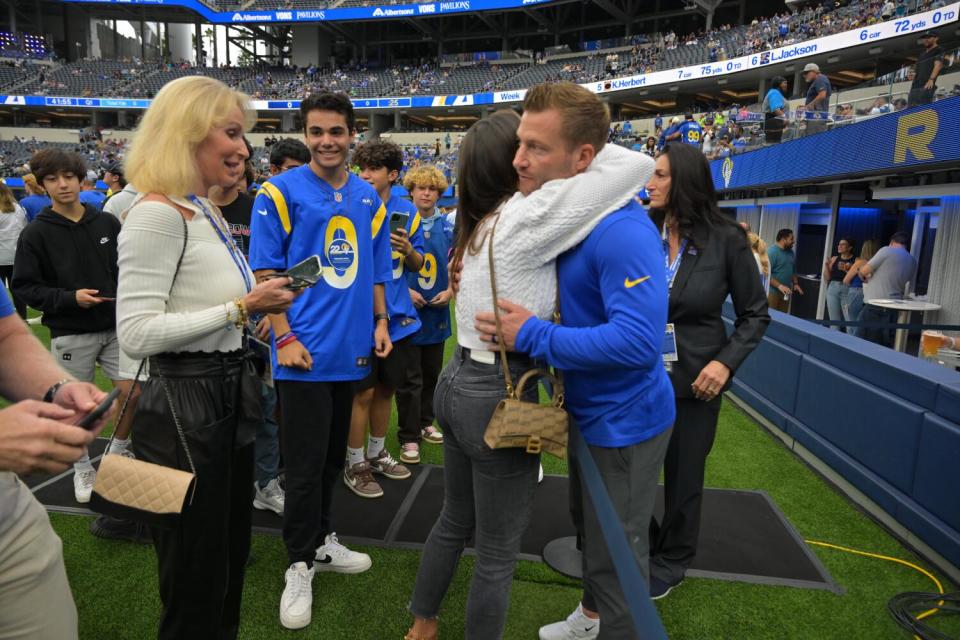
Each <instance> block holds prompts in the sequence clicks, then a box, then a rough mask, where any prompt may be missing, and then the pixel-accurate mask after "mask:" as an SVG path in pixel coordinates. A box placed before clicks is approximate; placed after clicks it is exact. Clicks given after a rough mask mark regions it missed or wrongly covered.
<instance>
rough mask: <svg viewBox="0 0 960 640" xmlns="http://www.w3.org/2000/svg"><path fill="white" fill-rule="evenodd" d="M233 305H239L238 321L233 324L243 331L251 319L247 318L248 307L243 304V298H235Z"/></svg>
mask: <svg viewBox="0 0 960 640" xmlns="http://www.w3.org/2000/svg"><path fill="white" fill-rule="evenodd" d="M233 303H234V304H235V305H237V320H236V322H234V323H233V326H235V327H236V328H237V329H239V330H241V331H242V330H243V328H244V327H245V326H247V319H248V317H249V316H247V305H246V304H245V303H244V302H243V298H234V299H233Z"/></svg>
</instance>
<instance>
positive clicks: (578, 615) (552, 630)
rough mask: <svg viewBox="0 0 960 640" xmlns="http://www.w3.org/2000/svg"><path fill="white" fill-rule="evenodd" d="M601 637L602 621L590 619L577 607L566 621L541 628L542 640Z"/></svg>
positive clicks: (585, 639) (579, 639)
mask: <svg viewBox="0 0 960 640" xmlns="http://www.w3.org/2000/svg"><path fill="white" fill-rule="evenodd" d="M599 635H600V621H599V620H594V619H593V618H588V617H587V616H586V615H585V614H584V613H583V607H582V605H579V604H578V605H577V608H576V609H574V611H573V613H571V614H570V615H568V616H567V619H566V620H562V621H560V622H554V623H553V624H548V625H546V626H544V627H540V640H587V639H590V638H596V637H597V636H599Z"/></svg>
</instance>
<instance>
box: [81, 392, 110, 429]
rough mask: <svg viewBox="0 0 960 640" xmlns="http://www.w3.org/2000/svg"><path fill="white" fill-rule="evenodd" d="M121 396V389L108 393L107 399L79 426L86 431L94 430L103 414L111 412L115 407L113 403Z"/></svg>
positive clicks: (85, 417)
mask: <svg viewBox="0 0 960 640" xmlns="http://www.w3.org/2000/svg"><path fill="white" fill-rule="evenodd" d="M119 395H120V389H114V390H113V391H111V392H110V393H108V394H107V397H106V398H104V399H103V402H101V403H100V404H98V405H97V406H96V408H95V409H94V410H93V411H91V412H90V413H88V414H87V415H85V416H84V417H83V418H81V419H80V422H78V423H77V426H78V427H80V428H81V429H86V430H88V431H89V430H90V429H92V428H93V425H95V424H97V422H98V421H99V420H100V418H102V417H103V414H105V413H106V412H107V411H109V410H110V407H112V406H113V402H114V401H115V400H116V399H117V397H118V396H119Z"/></svg>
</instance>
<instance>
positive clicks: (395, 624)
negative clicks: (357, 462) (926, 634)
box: [34, 327, 960, 640]
mask: <svg viewBox="0 0 960 640" xmlns="http://www.w3.org/2000/svg"><path fill="white" fill-rule="evenodd" d="M34 329H35V331H36V333H37V335H38V336H39V337H40V338H41V340H46V331H45V330H44V329H43V328H41V327H34ZM450 344H452V342H451V343H448V352H449V351H450V350H451V348H450ZM99 382H101V383H106V382H107V381H105V380H102V379H99ZM393 429H395V417H394V424H393V426H392V427H391V430H393ZM391 440H392V437H391V438H388V442H390V441H391ZM391 449H392V450H393V453H394V454H395V455H396V454H398V451H397V450H396V444H395V441H394V442H393V443H392V444H391ZM423 451H424V456H423V458H424V462H430V463H437V464H442V452H441V448H440V447H436V446H431V445H426V446H425V447H424V450H423ZM544 466H545V468H546V471H547V473H564V472H565V465H564V464H563V463H562V462H559V461H556V460H553V459H550V458H549V457H546V458H545V461H544ZM386 482H389V481H386ZM707 484H708V485H709V486H714V487H729V488H742V489H762V490H764V491H766V492H767V493H768V494H769V495H770V496H771V497H772V498H773V499H774V501H775V502H776V503H777V504H778V505H779V507H780V508H781V509H782V510H783V512H784V513H785V514H786V516H787V517H788V518H789V519H790V521H791V522H792V523H793V525H794V526H795V527H796V528H797V529H798V530H799V532H800V534H801V535H802V536H804V537H805V538H807V539H811V540H820V541H826V542H830V543H834V544H838V545H843V546H848V547H854V548H857V549H861V550H865V551H870V552H874V553H879V554H883V555H889V556H895V557H898V558H902V559H905V560H909V561H911V562H914V563H917V564H919V565H921V566H923V567H926V568H928V569H929V567H928V566H927V565H926V564H925V563H924V562H923V561H922V560H919V559H918V558H917V557H916V556H915V555H914V554H912V553H911V552H909V551H908V550H907V549H905V548H904V547H903V546H902V545H901V544H900V543H898V542H897V541H896V540H895V539H894V538H892V537H891V536H890V535H888V534H887V533H886V532H885V531H884V530H883V529H882V528H881V527H879V526H878V525H877V524H875V523H874V522H873V521H872V520H870V518H868V517H867V516H865V515H863V514H862V513H861V512H860V511H859V510H858V509H856V508H855V507H854V506H852V504H851V503H850V502H848V501H847V500H846V498H844V497H843V496H841V495H840V494H839V493H838V492H836V491H835V490H834V489H832V488H831V487H830V486H829V485H828V484H827V483H826V482H824V481H823V480H822V479H821V478H820V477H819V476H817V475H816V474H815V473H813V472H812V471H811V470H810V469H809V468H808V467H807V466H806V465H805V464H804V463H802V462H801V461H800V460H799V459H797V458H796V457H795V456H794V455H793V454H792V453H790V452H789V451H787V450H786V449H785V448H784V447H783V446H781V445H780V444H779V441H777V440H776V439H775V438H774V437H773V436H771V435H770V434H769V433H767V432H766V431H765V430H764V429H763V428H762V427H760V426H759V425H758V424H757V423H756V422H754V421H753V420H752V419H751V418H749V417H748V416H746V415H745V414H744V413H742V412H740V411H739V410H738V409H736V408H735V407H733V406H732V404H731V403H730V402H729V401H727V402H726V403H725V404H724V408H723V411H722V413H721V416H720V426H719V430H718V434H717V441H716V445H715V447H714V450H713V453H712V454H711V457H710V459H709V463H708V466H707ZM385 489H386V490H389V484H388V485H387V486H386V487H385ZM51 520H52V521H53V525H54V528H55V529H56V530H57V532H58V533H59V534H60V536H61V537H62V538H63V542H64V554H65V557H66V563H67V570H68V573H69V575H70V581H71V585H72V587H73V593H74V598H75V599H76V603H77V608H78V610H79V613H80V637H81V638H83V639H90V640H94V639H96V640H101V639H104V640H126V639H131V640H134V639H135V640H143V639H145V638H150V637H154V636H155V628H156V623H157V618H158V614H159V600H158V597H157V589H156V579H157V574H156V563H155V558H154V556H153V552H152V549H151V548H150V547H149V546H134V545H130V544H124V543H118V542H110V541H103V540H98V539H96V538H93V537H92V536H90V535H89V534H88V533H87V526H88V523H89V520H90V518H88V517H81V516H70V515H61V514H51ZM360 550H362V551H365V552H367V553H369V554H370V555H371V557H372V558H373V568H372V569H371V570H370V571H368V572H366V573H365V574H361V575H357V576H340V575H331V574H318V575H317V577H316V578H315V580H314V587H313V588H314V611H313V624H312V625H311V626H310V627H309V628H308V629H307V630H304V631H299V632H291V631H287V630H285V629H283V628H282V627H281V626H280V623H279V620H278V613H277V611H278V603H279V598H280V593H281V591H282V590H283V572H284V570H285V569H286V556H285V553H284V549H283V544H282V542H281V540H280V539H279V538H274V537H270V536H263V535H255V536H254V539H253V554H254V557H255V562H254V564H253V565H252V566H251V567H250V569H249V571H248V573H247V580H246V588H245V591H244V603H243V618H242V626H241V633H240V636H241V637H242V638H247V639H250V640H260V639H271V638H284V639H285V638H320V639H323V640H339V639H343V640H381V639H395V640H400V638H402V637H403V634H404V633H405V632H406V630H407V628H408V626H409V622H410V618H409V616H408V614H407V613H406V609H405V606H406V603H407V600H408V598H409V596H410V591H411V588H412V584H413V580H414V576H415V574H416V570H417V566H418V560H419V554H418V553H416V552H411V551H393V550H384V549H379V548H360ZM814 552H815V553H816V554H817V556H819V558H820V559H821V560H822V562H823V564H824V565H825V566H826V567H827V569H828V570H829V571H830V573H831V574H832V576H833V578H834V579H835V580H836V581H837V582H838V583H839V585H840V586H841V587H842V588H843V589H844V590H845V593H844V594H843V595H835V594H832V593H829V592H826V591H815V590H807V589H794V588H787V587H771V586H760V585H751V584H743V583H734V582H725V581H717V580H707V579H688V580H686V581H685V582H684V583H683V584H682V585H681V586H680V587H678V588H677V589H675V590H674V591H673V592H672V593H671V594H670V596H669V597H667V598H666V599H664V600H662V601H660V602H658V603H657V608H658V610H659V611H660V615H661V617H662V618H663V622H664V624H665V626H666V628H667V630H668V632H669V634H670V637H671V638H675V639H685V638H687V639H698V640H700V639H728V638H729V639H754V638H757V639H760V638H770V639H778V640H779V639H785V638H790V639H794V638H796V639H803V640H807V639H809V640H821V639H828V638H837V639H841V638H842V639H845V640H846V639H853V638H863V639H868V640H876V639H885V638H906V637H908V636H907V635H906V634H905V633H902V632H901V631H900V630H899V628H898V627H897V626H895V625H894V624H893V622H892V621H891V619H890V617H889V615H888V613H887V609H886V603H887V600H888V599H889V598H890V597H891V596H893V595H895V594H897V593H900V592H903V591H932V590H933V589H934V586H933V584H932V582H930V580H929V579H928V578H926V577H924V576H923V575H922V574H920V573H918V572H916V571H914V570H912V569H909V568H907V567H903V566H900V565H897V564H893V563H889V562H884V561H880V560H875V559H870V558H863V557H859V556H854V555H851V554H847V553H842V552H839V551H834V550H830V549H822V548H817V547H814ZM472 562H473V561H472V559H470V558H465V559H464V560H463V561H462V563H461V567H460V571H459V573H458V574H457V577H456V579H455V581H454V583H453V585H452V587H451V590H450V592H449V594H448V595H447V599H446V601H445V602H444V607H443V612H442V615H441V626H440V637H441V638H444V639H449V640H452V639H459V638H462V637H463V611H464V608H465V604H466V597H467V590H468V586H469V578H470V569H471V566H472ZM934 573H936V572H934ZM937 575H938V577H939V578H940V579H941V580H942V581H943V582H944V587H945V588H946V589H947V591H953V590H956V587H955V586H953V585H950V584H948V583H947V581H946V580H945V579H944V577H943V576H942V575H939V574H937ZM578 597H579V591H578V588H577V585H576V584H575V583H574V582H572V581H570V580H567V579H565V578H562V577H560V576H559V575H557V574H555V573H553V572H552V571H550V570H549V569H547V568H546V567H545V566H544V565H541V564H539V563H533V562H521V563H520V564H519V565H518V568H517V573H516V578H515V580H514V583H513V591H512V593H511V607H510V614H509V617H508V621H507V631H506V635H505V637H506V638H507V639H509V640H521V639H530V640H534V639H535V638H536V637H537V628H538V627H539V626H540V625H542V624H544V623H547V622H552V621H554V620H559V619H561V618H563V617H565V616H566V615H567V613H569V611H571V610H572V609H573V608H574V607H575V606H576V604H577V601H578ZM931 622H934V623H936V625H937V626H939V627H940V628H941V629H942V630H944V631H946V632H949V633H952V634H953V635H954V636H955V637H960V619H958V617H956V616H954V617H953V618H949V617H947V616H942V615H940V616H934V618H932V619H931Z"/></svg>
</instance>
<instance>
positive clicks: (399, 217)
mask: <svg viewBox="0 0 960 640" xmlns="http://www.w3.org/2000/svg"><path fill="white" fill-rule="evenodd" d="M409 219H410V214H409V213H403V212H402V211H394V212H393V213H391V214H390V235H393V234H395V233H396V232H397V231H399V230H400V229H406V228H407V220H409Z"/></svg>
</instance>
